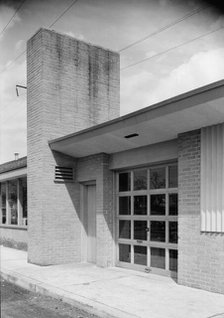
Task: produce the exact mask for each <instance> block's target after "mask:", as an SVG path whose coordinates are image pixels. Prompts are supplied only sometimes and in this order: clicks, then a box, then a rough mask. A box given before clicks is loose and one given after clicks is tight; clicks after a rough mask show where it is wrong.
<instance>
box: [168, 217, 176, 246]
mask: <svg viewBox="0 0 224 318" xmlns="http://www.w3.org/2000/svg"><path fill="white" fill-rule="evenodd" d="M169 242H170V243H177V222H169Z"/></svg>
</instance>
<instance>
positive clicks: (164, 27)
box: [118, 6, 208, 53]
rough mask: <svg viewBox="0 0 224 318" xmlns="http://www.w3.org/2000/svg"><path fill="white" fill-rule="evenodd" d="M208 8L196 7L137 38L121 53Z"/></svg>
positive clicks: (121, 50)
mask: <svg viewBox="0 0 224 318" xmlns="http://www.w3.org/2000/svg"><path fill="white" fill-rule="evenodd" d="M207 8H208V6H207V7H203V8H198V9H195V10H193V11H191V12H189V13H187V14H186V15H184V16H183V17H182V18H179V19H178V20H176V21H173V22H171V23H169V24H167V25H165V26H163V27H162V28H160V29H158V30H156V31H154V32H152V33H150V34H148V35H146V36H145V37H143V38H141V39H139V40H137V41H135V42H132V43H130V44H129V45H127V46H125V47H123V48H122V49H120V50H119V51H118V52H119V53H121V52H123V51H125V50H128V49H130V48H131V47H133V46H135V45H137V44H139V43H141V42H144V41H145V40H147V39H149V38H151V37H153V36H155V35H157V34H159V33H161V32H163V31H165V30H167V29H169V28H171V27H173V26H174V25H177V24H179V23H181V22H182V21H184V20H187V19H189V18H190V17H192V16H193V15H195V14H198V13H199V12H201V11H203V10H205V9H207Z"/></svg>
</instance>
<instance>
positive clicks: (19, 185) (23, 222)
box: [0, 176, 28, 229]
mask: <svg viewBox="0 0 224 318" xmlns="http://www.w3.org/2000/svg"><path fill="white" fill-rule="evenodd" d="M24 179H25V180H26V189H27V176H21V177H19V178H18V177H17V178H12V179H8V180H2V181H1V182H0V184H1V187H0V227H7V228H15V229H19V228H21V229H27V227H28V215H27V217H26V218H24V217H23V199H24V198H23V180H24ZM10 181H16V198H17V199H16V205H17V224H12V223H11V212H10V207H9V184H10ZM2 184H5V186H6V222H5V223H2V215H3V214H2V194H1V191H2V190H1V189H2ZM26 198H27V195H26Z"/></svg>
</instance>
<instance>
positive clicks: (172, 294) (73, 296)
mask: <svg viewBox="0 0 224 318" xmlns="http://www.w3.org/2000/svg"><path fill="white" fill-rule="evenodd" d="M1 274H2V276H3V278H5V279H7V280H9V281H11V282H13V283H15V284H17V285H19V286H21V287H24V288H27V289H29V290H33V291H37V292H40V293H42V294H46V295H50V296H53V297H55V298H59V299H62V300H63V301H65V302H68V303H70V304H73V305H75V306H77V307H78V308H81V309H84V310H87V311H89V312H91V313H95V314H97V315H99V316H100V317H103V318H106V317H119V318H127V317H130V318H131V317H144V318H210V317H212V318H215V317H216V318H221V317H222V318H224V295H221V294H215V293H210V292H206V291H203V290H199V289H194V288H188V287H184V286H180V285H177V284H176V283H175V282H174V281H173V280H172V279H170V278H167V277H161V276H158V275H153V274H146V273H140V272H136V271H132V270H126V269H121V268H115V267H113V268H109V269H103V268H99V267H96V266H94V265H90V264H66V265H54V266H46V267H42V266H37V265H33V264H29V263H27V253H26V252H23V251H19V250H14V249H11V248H6V247H1Z"/></svg>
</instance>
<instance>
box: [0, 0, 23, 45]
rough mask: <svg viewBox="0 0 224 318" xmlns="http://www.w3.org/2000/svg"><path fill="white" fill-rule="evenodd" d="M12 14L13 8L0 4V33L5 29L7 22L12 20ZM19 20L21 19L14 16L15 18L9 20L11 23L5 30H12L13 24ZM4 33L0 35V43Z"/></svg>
mask: <svg viewBox="0 0 224 318" xmlns="http://www.w3.org/2000/svg"><path fill="white" fill-rule="evenodd" d="M14 13H15V10H14V9H13V8H11V7H8V6H6V5H2V4H0V31H2V30H3V29H4V28H5V26H6V25H7V23H8V22H9V20H10V19H11V18H12V16H13V14H14ZM20 20H21V19H20V17H19V15H15V17H14V18H13V19H12V20H11V22H10V23H9V25H8V26H7V29H6V30H8V29H9V28H12V27H13V26H14V24H15V23H16V22H19V21H20ZM6 30H5V32H6ZM5 32H3V33H2V34H1V35H0V41H1V40H2V39H3V36H4V34H5Z"/></svg>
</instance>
